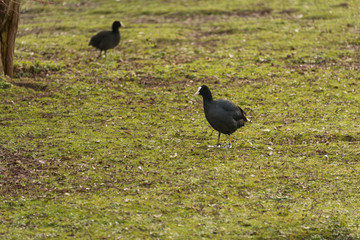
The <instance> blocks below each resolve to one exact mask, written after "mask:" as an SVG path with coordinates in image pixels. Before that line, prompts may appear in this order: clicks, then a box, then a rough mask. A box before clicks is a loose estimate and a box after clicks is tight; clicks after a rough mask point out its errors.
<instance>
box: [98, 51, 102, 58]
mask: <svg viewBox="0 0 360 240" xmlns="http://www.w3.org/2000/svg"><path fill="white" fill-rule="evenodd" d="M98 58H101V50H100V54H99V56H98Z"/></svg>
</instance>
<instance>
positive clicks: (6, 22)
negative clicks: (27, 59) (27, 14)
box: [0, 0, 20, 77]
mask: <svg viewBox="0 0 360 240" xmlns="http://www.w3.org/2000/svg"><path fill="white" fill-rule="evenodd" d="M19 17H20V0H0V45H1V47H0V52H1V62H2V66H3V70H4V73H5V75H8V76H10V77H12V76H13V75H14V64H13V62H14V50H15V39H16V33H17V29H18V24H19Z"/></svg>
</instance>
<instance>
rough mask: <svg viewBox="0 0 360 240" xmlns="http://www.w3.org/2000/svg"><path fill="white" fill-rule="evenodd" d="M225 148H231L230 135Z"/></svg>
mask: <svg viewBox="0 0 360 240" xmlns="http://www.w3.org/2000/svg"><path fill="white" fill-rule="evenodd" d="M225 147H226V148H231V135H230V134H229V144H228V145H226V146H225Z"/></svg>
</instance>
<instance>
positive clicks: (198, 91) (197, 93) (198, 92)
mask: <svg viewBox="0 0 360 240" xmlns="http://www.w3.org/2000/svg"><path fill="white" fill-rule="evenodd" d="M200 89H201V87H199V89H198V90H197V92H196V93H195V94H194V96H196V95H199V94H200Z"/></svg>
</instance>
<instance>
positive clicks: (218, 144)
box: [215, 132, 221, 147]
mask: <svg viewBox="0 0 360 240" xmlns="http://www.w3.org/2000/svg"><path fill="white" fill-rule="evenodd" d="M220 134H221V133H220V132H219V135H218V141H217V144H216V145H215V146H216V147H220V146H221V144H220Z"/></svg>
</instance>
